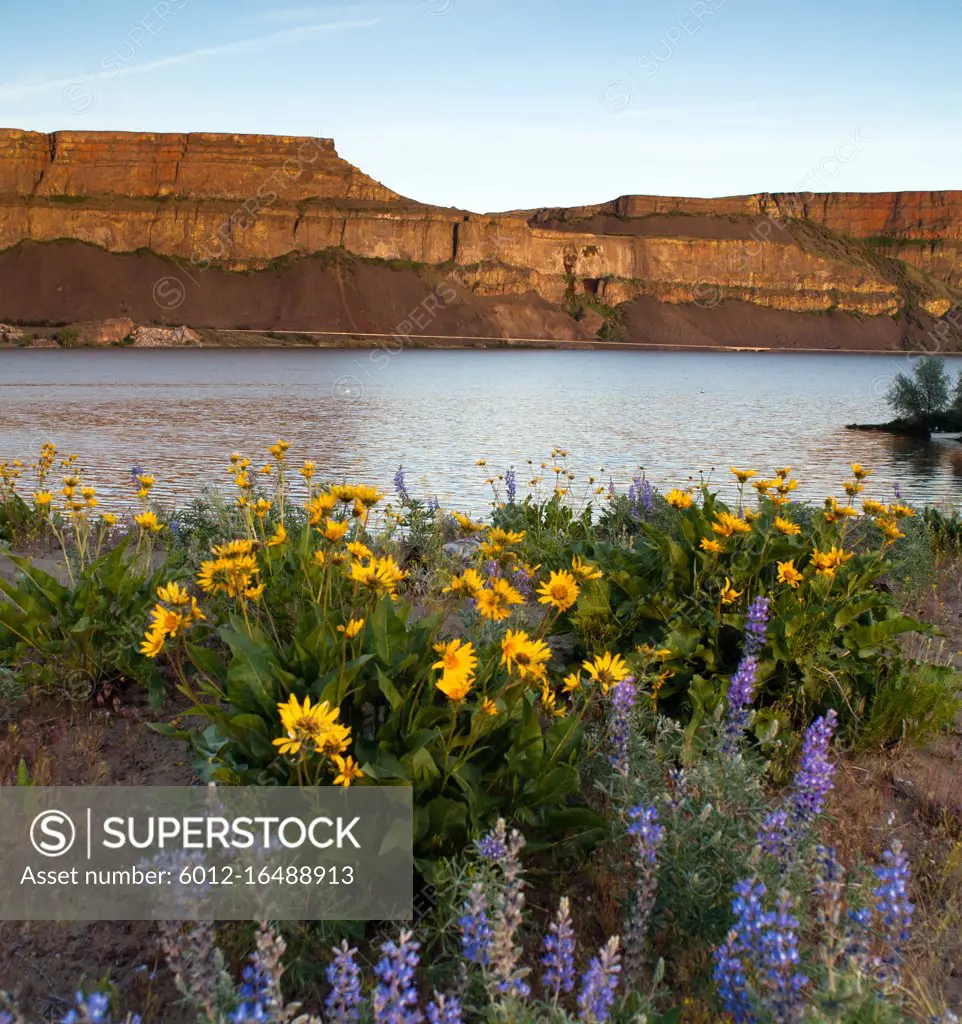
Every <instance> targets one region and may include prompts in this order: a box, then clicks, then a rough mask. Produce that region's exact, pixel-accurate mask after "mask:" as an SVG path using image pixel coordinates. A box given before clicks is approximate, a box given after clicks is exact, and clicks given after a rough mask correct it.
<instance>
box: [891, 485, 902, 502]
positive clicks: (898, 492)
mask: <svg viewBox="0 0 962 1024" xmlns="http://www.w3.org/2000/svg"><path fill="white" fill-rule="evenodd" d="M892 489H893V490H894V491H895V500H896V501H901V500H902V489H901V487H899V485H898V483H894V484H892Z"/></svg>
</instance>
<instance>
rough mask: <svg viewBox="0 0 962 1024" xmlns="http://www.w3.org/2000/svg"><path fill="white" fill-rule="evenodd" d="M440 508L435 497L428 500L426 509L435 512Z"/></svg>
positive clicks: (439, 503)
mask: <svg viewBox="0 0 962 1024" xmlns="http://www.w3.org/2000/svg"><path fill="white" fill-rule="evenodd" d="M440 508H441V502H439V501H438V499H437V498H436V497H433V498H431V500H430V501H429V502H428V509H429V510H430V511H431V512H437V511H438V510H439V509H440Z"/></svg>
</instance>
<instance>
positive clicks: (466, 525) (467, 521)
mask: <svg viewBox="0 0 962 1024" xmlns="http://www.w3.org/2000/svg"><path fill="white" fill-rule="evenodd" d="M451 515H452V516H453V517H454V521H455V522H456V523H457V524H458V526H460V527H461V529H462V530H464V532H465V533H481V531H482V530H484V529H485V526H484V523H476V522H475V521H474V520H473V519H471V518H470V517H469V516H466V515H462V513H460V512H452V513H451Z"/></svg>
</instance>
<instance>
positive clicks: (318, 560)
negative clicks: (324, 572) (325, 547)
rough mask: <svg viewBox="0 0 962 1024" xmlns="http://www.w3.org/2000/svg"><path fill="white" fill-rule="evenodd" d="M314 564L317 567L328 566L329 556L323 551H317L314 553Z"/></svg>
mask: <svg viewBox="0 0 962 1024" xmlns="http://www.w3.org/2000/svg"><path fill="white" fill-rule="evenodd" d="M314 562H315V564H317V565H326V564H327V555H325V554H324V552H323V551H315V552H314Z"/></svg>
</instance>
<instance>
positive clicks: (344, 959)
mask: <svg viewBox="0 0 962 1024" xmlns="http://www.w3.org/2000/svg"><path fill="white" fill-rule="evenodd" d="M332 952H333V953H334V959H333V960H332V961H331V963H329V964H328V965H327V972H326V973H327V980H328V982H329V983H330V986H331V991H330V992H329V993H328V996H327V999H325V1001H324V1007H325V1009H326V1010H327V1019H328V1020H330V1021H334V1022H335V1024H355V1022H356V1021H357V1020H359V1019H360V1005H361V969H360V967H358V965H357V963H356V962H355V960H354V957H355V956H356V955H357V950H356V949H352V948H350V947H349V946H348V944H347V940H346V939H343V940H342V941H341V945H340V946H335V947H334V949H333V950H332Z"/></svg>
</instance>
